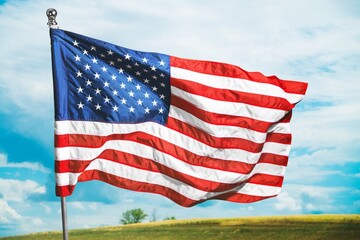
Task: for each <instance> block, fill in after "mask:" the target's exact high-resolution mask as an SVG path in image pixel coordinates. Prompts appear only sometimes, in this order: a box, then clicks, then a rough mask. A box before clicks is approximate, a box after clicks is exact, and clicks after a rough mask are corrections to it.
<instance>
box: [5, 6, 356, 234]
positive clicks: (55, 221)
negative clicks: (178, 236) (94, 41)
mask: <svg viewBox="0 0 360 240" xmlns="http://www.w3.org/2000/svg"><path fill="white" fill-rule="evenodd" d="M49 7H53V8H56V9H57V10H58V17H57V21H58V23H59V25H60V27H61V28H62V29H65V30H69V31H73V32H77V33H80V34H83V35H88V36H91V37H94V38H99V39H102V40H105V41H108V42H112V43H115V44H118V45H122V46H125V47H128V48H132V49H139V50H143V51H153V52H162V53H167V54H170V55H175V56H179V57H186V58H195V59H206V60H212V61H219V62H227V63H232V64H235V65H239V66H241V67H242V68H244V69H246V70H248V71H261V72H262V73H264V74H265V75H277V76H278V77H280V78H283V79H295V80H300V81H306V82H308V83H309V88H308V92H307V95H306V97H305V99H304V100H303V101H302V102H301V103H300V104H298V105H297V107H296V109H295V112H294V115H293V120H292V129H293V130H292V131H293V145H292V151H291V154H290V160H289V165H288V168H287V173H286V176H285V182H284V188H283V191H282V192H281V193H280V195H279V196H278V197H276V198H273V199H269V200H265V201H262V202H258V203H253V204H247V205H245V204H234V203H227V202H223V201H209V202H206V203H204V204H201V205H199V206H195V207H193V208H189V209H187V208H182V207H180V206H178V205H176V204H174V203H173V202H171V201H170V200H168V199H166V198H164V197H161V196H157V195H154V194H145V193H137V192H130V191H126V190H122V189H118V188H115V187H112V186H110V185H107V184H105V183H101V182H96V181H93V182H86V183H79V184H78V185H77V187H76V190H75V192H74V194H73V195H72V196H70V197H68V198H67V201H68V217H69V228H70V229H73V228H87V227H95V226H103V225H117V224H118V223H119V218H120V216H121V213H122V212H123V211H125V210H127V209H131V208H135V207H136V208H138V207H141V208H143V209H144V210H145V211H146V212H147V213H149V214H151V212H152V211H153V210H154V209H156V212H157V215H158V218H159V219H163V218H165V217H167V216H175V217H176V218H177V219H183V218H205V217H241V216H260V215H288V214H311V213H315V214H318V213H360V184H359V180H360V161H359V160H360V159H359V155H360V128H359V122H360V104H359V103H358V99H360V82H359V79H360V68H359V64H360V44H359V43H360V28H359V26H360V12H359V9H360V3H359V1H356V0H354V1H350V0H345V1H331V0H328V1H321V0H319V1H310V0H298V1H285V0H284V1H265V0H264V1H260V0H259V1H236V0H228V1H220V0H217V1H215V0H214V1H190V0H183V1H166V0H157V1H151V2H150V1H145V0H135V1H121V3H120V1H115V0H103V1H98V2H97V3H95V2H89V1H85V0H79V1H71V2H70V1H69V2H65V1H57V0H55V1H47V0H32V1H26V0H21V1H17V0H13V1H0V56H1V58H0V72H1V74H0V132H1V135H0V236H6V235H17V234H23V233H29V232H34V231H46V230H61V218H60V211H59V210H60V200H59V198H57V197H55V193H54V176H53V170H52V169H53V158H54V156H53V130H54V129H53V111H54V110H53V95H52V75H51V74H52V73H51V62H50V60H51V58H50V57H51V55H50V39H49V34H48V27H47V25H46V23H47V18H46V15H45V12H46V10H47V8H49ZM148 220H149V219H148Z"/></svg>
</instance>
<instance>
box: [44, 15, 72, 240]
mask: <svg viewBox="0 0 360 240" xmlns="http://www.w3.org/2000/svg"><path fill="white" fill-rule="evenodd" d="M46 15H47V17H48V23H47V25H49V28H59V26H58V25H57V22H56V19H55V18H56V15H57V11H56V10H55V9H53V8H49V9H48V10H47V11H46ZM61 218H62V229H63V240H68V239H69V236H68V227H67V212H66V199H65V197H61Z"/></svg>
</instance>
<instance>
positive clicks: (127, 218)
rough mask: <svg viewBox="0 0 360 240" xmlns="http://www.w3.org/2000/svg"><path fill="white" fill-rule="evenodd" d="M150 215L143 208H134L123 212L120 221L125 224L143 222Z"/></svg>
mask: <svg viewBox="0 0 360 240" xmlns="http://www.w3.org/2000/svg"><path fill="white" fill-rule="evenodd" d="M147 216H148V215H147V214H146V213H145V212H144V210H142V209H141V208H134V209H131V210H127V211H125V212H123V214H122V218H121V219H120V222H121V223H122V224H124V225H126V224H131V223H141V222H142V221H143V220H144V219H145V218H146V217H147Z"/></svg>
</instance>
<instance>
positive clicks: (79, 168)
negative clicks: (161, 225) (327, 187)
mask: <svg viewBox="0 0 360 240" xmlns="http://www.w3.org/2000/svg"><path fill="white" fill-rule="evenodd" d="M99 158H100V159H105V160H109V161H112V162H116V163H119V165H120V164H122V165H127V166H131V167H134V168H138V169H143V170H147V171H151V172H157V173H162V174H165V175H167V176H169V177H171V178H174V179H177V180H179V181H181V182H184V183H186V184H187V185H190V186H193V187H195V188H198V189H200V190H203V191H216V192H219V191H226V190H229V189H232V188H234V187H236V186H239V185H240V184H241V183H243V182H236V183H233V184H227V183H222V182H215V181H211V180H205V179H201V178H197V177H194V176H191V175H188V174H185V173H182V172H179V171H177V170H174V169H171V168H169V167H167V166H164V165H162V164H160V163H158V162H155V161H152V160H151V159H148V158H143V157H139V156H136V155H133V154H129V153H126V152H122V151H115V150H105V151H104V152H102V153H101V154H100V155H99V156H97V157H96V158H95V159H99ZM91 162H92V160H90V161H81V160H62V161H55V172H57V173H65V172H73V173H81V172H83V171H85V170H86V168H87V167H88V166H89V164H90V163H91ZM253 167H255V166H253ZM99 170H101V169H99ZM282 180H283V177H282V176H274V175H269V174H263V173H257V174H254V175H253V176H251V177H249V178H248V179H246V180H245V181H246V182H251V183H256V184H262V185H270V186H278V187H280V186H281V185H282Z"/></svg>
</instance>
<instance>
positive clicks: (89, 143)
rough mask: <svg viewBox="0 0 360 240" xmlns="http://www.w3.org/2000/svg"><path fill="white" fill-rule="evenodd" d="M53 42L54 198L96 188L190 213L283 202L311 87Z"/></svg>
mask: <svg viewBox="0 0 360 240" xmlns="http://www.w3.org/2000/svg"><path fill="white" fill-rule="evenodd" d="M50 35H51V42H52V60H53V78H54V99H55V172H56V195H57V196H61V197H66V196H69V195H71V194H72V192H73V190H74V188H75V185H76V183H77V182H81V181H89V180H100V181H104V182H107V183H109V184H112V185H114V186H117V187H121V188H125V189H129V190H134V191H140V192H150V193H157V194H161V195H164V196H166V197H168V198H170V199H171V200H173V201H174V202H176V203H177V204H179V205H182V206H186V207H189V206H193V205H195V204H198V203H200V202H203V201H206V200H209V199H221V200H227V201H232V202H240V203H249V202H254V201H259V200H262V199H266V198H269V197H274V196H276V195H277V194H279V192H280V190H281V187H282V184H283V179H284V174H285V170H286V165H287V162H288V155H289V152H290V144H291V133H290V127H289V123H290V119H291V112H292V109H293V108H294V106H295V104H296V103H298V102H299V101H301V100H302V98H303V97H304V95H305V92H306V88H307V84H306V83H303V82H297V81H288V80H280V79H278V78H277V77H275V76H271V77H267V76H264V75H262V74H261V73H258V72H247V71H244V70H242V69H241V68H239V67H237V66H234V65H229V64H224V63H217V62H209V61H200V60H190V59H183V58H178V57H173V56H168V55H165V54H159V53H150V52H142V51H136V50H131V49H127V48H124V47H120V46H116V45H113V44H111V43H107V42H104V41H100V40H97V39H93V38H89V37H86V36H82V35H79V34H75V33H71V32H68V31H63V30H60V29H51V30H50Z"/></svg>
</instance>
